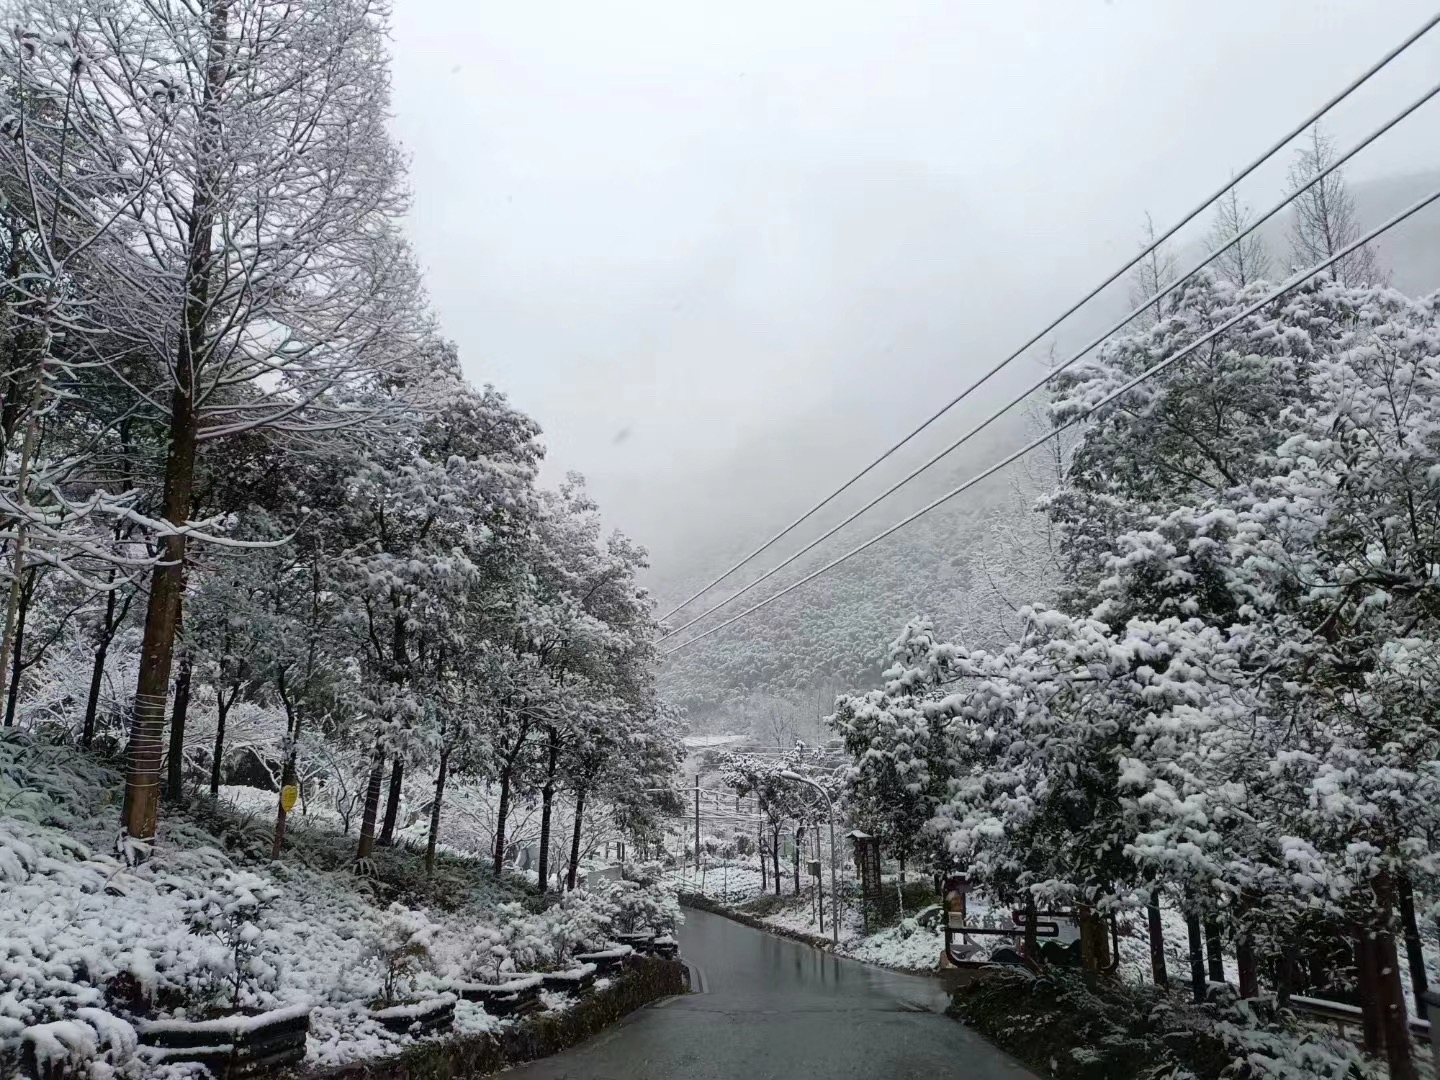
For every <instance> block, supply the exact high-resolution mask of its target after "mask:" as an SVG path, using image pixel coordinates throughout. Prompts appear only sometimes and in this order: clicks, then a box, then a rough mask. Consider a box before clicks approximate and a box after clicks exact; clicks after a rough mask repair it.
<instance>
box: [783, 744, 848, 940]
mask: <svg viewBox="0 0 1440 1080" xmlns="http://www.w3.org/2000/svg"><path fill="white" fill-rule="evenodd" d="M780 776H781V778H782V779H784V780H791V781H794V782H795V783H797V784H809V785H810V786H811V787H812V788H814V789H815V790H816V791H818V792H819V793H820V797H821V798H822V799H824V800H825V812H826V815H827V816H828V817H829V818H830V899H831V901H832V903H831V905H830V934H831V938H832V940H834V942H835V945H836V947H837V948H838V947H839V945H840V885H839V882H838V880H837V878H838V875H837V874H836V870H835V851H836V848H835V803H834V802H832V801H831V799H830V793H829V792H828V791H826V790H825V789H824V788H823V787H821V786H820V785H819V784H817V783H816V782H815V781H814V780H811V779H810V778H809V777H808V776H801V775H800V774H799V773H797V772H796V771H795V770H794V769H785V770H783V771H782V772H781V773H780ZM815 831H816V832H819V831H820V830H819V829H816V830H815ZM821 932H822V933H823V932H824V931H821Z"/></svg>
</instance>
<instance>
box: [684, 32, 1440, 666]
mask: <svg viewBox="0 0 1440 1080" xmlns="http://www.w3.org/2000/svg"><path fill="white" fill-rule="evenodd" d="M1437 24H1440V13H1437V14H1435V15H1433V16H1431V18H1430V19H1428V20H1427V21H1426V22H1425V23H1424V25H1422V26H1421V27H1420V28H1419V29H1417V30H1415V31H1414V32H1413V33H1411V34H1410V36H1409V37H1407V38H1406V39H1405V40H1404V41H1402V42H1401V43H1400V44H1399V45H1396V46H1395V47H1394V48H1392V49H1391V50H1390V51H1389V52H1387V53H1386V54H1385V55H1384V56H1382V57H1381V58H1380V59H1379V60H1377V61H1376V62H1375V63H1374V64H1372V65H1371V66H1370V67H1369V68H1368V69H1367V70H1366V71H1365V72H1363V73H1362V74H1361V75H1360V76H1358V77H1357V78H1356V79H1354V80H1352V81H1351V82H1350V84H1349V85H1348V86H1346V87H1345V88H1344V89H1343V90H1341V91H1340V92H1339V93H1337V94H1335V95H1334V96H1333V97H1331V98H1330V99H1329V100H1328V101H1327V102H1325V104H1324V105H1322V106H1320V107H1319V108H1318V109H1316V110H1315V111H1314V112H1312V113H1311V114H1310V115H1309V116H1308V117H1306V118H1305V119H1304V120H1303V121H1301V122H1300V123H1299V124H1297V125H1296V126H1295V127H1294V128H1292V129H1291V130H1290V132H1289V133H1288V134H1286V135H1285V136H1284V137H1283V138H1281V139H1279V140H1277V141H1276V142H1275V143H1274V144H1273V145H1272V146H1271V147H1270V148H1269V149H1268V150H1266V151H1265V152H1264V153H1263V154H1261V155H1260V156H1259V157H1257V158H1256V159H1255V160H1254V161H1252V162H1251V163H1250V164H1249V165H1247V166H1246V167H1245V168H1244V169H1242V170H1241V171H1240V172H1239V173H1238V174H1236V175H1234V176H1232V177H1231V178H1230V180H1229V182H1228V183H1226V184H1225V186H1224V187H1221V188H1220V189H1219V190H1217V191H1216V192H1215V194H1213V195H1211V196H1210V197H1209V198H1208V199H1206V200H1205V201H1204V202H1203V203H1201V204H1200V205H1198V206H1196V207H1195V208H1194V209H1193V210H1191V211H1190V212H1189V213H1188V214H1186V215H1185V216H1184V217H1183V218H1181V219H1180V220H1179V221H1178V222H1176V223H1175V224H1174V225H1172V226H1171V227H1170V228H1169V229H1167V230H1166V231H1165V232H1164V233H1162V234H1161V235H1160V236H1159V237H1157V238H1155V239H1154V240H1153V241H1152V242H1151V243H1150V244H1149V245H1148V246H1147V247H1145V248H1144V249H1142V250H1141V251H1140V252H1139V253H1138V254H1136V255H1135V257H1134V258H1132V259H1131V260H1130V261H1129V262H1127V263H1126V264H1125V265H1124V266H1122V267H1120V268H1119V269H1118V270H1116V271H1115V272H1114V273H1112V274H1111V275H1110V276H1109V277H1107V278H1106V279H1105V280H1104V281H1102V282H1101V283H1100V284H1099V285H1097V286H1095V288H1093V289H1091V290H1090V292H1088V293H1086V294H1085V296H1083V297H1082V298H1081V299H1080V300H1078V301H1076V302H1075V303H1074V304H1072V305H1071V306H1070V307H1068V308H1067V309H1066V310H1065V311H1064V312H1063V313H1062V314H1061V315H1060V316H1059V317H1058V318H1056V319H1054V320H1053V321H1051V322H1050V323H1049V324H1047V325H1046V326H1045V327H1044V329H1042V330H1041V331H1040V332H1039V333H1037V334H1035V335H1034V336H1033V337H1031V338H1030V339H1029V340H1028V341H1026V342H1025V343H1024V344H1023V345H1021V346H1020V347H1019V348H1018V349H1016V350H1015V351H1014V352H1012V353H1011V354H1010V355H1009V356H1007V357H1006V358H1005V359H1004V360H1002V361H1000V362H999V363H998V364H996V365H995V366H994V367H992V368H990V370H988V371H987V372H986V373H985V374H984V375H982V376H981V377H980V378H979V379H977V380H976V381H975V382H973V383H971V384H970V385H969V386H967V387H966V388H965V389H964V390H962V391H961V392H960V393H959V394H957V395H956V396H955V397H953V398H951V399H950V400H949V401H948V402H946V404H945V405H944V406H943V407H941V408H940V409H939V410H937V411H936V412H934V413H932V414H931V415H930V416H929V417H928V418H927V419H926V420H925V421H924V422H923V423H922V424H920V426H919V427H916V428H915V429H914V430H912V431H911V432H910V433H909V434H908V435H906V436H905V437H904V438H902V439H901V440H900V441H899V442H897V443H895V444H894V445H892V446H891V447H890V448H889V449H888V450H886V451H885V452H884V453H883V454H881V455H880V456H879V457H877V458H876V459H875V460H874V461H872V462H870V464H868V465H866V466H865V468H863V469H861V470H860V471H859V472H858V473H856V474H855V475H854V476H852V477H851V478H850V479H849V480H847V481H845V483H843V484H841V485H840V486H839V487H838V488H836V489H835V490H834V491H832V492H831V493H830V494H829V495H827V496H825V498H823V499H821V500H820V501H819V502H818V503H816V504H815V505H814V506H812V507H811V508H810V509H809V510H807V511H805V513H803V514H801V515H800V516H799V517H798V518H796V519H795V520H794V521H792V522H791V523H790V524H789V525H787V526H785V528H783V529H781V530H780V531H779V532H778V533H776V534H775V535H774V536H772V537H770V539H768V540H766V541H765V542H764V543H763V544H761V545H760V546H759V547H758V548H756V549H755V550H754V551H752V552H750V554H748V555H746V556H745V557H744V558H743V559H741V560H740V561H739V562H737V563H736V564H735V565H734V566H732V567H730V569H728V570H726V571H725V572H724V573H722V574H721V575H720V576H719V577H717V578H715V579H714V580H713V581H711V582H710V583H709V584H708V585H705V586H703V587H702V588H701V589H699V590H698V591H696V592H694V593H691V594H690V595H689V596H687V597H686V598H685V599H684V600H682V601H681V602H680V603H679V604H677V605H676V606H675V607H673V608H671V609H670V610H669V611H668V612H666V613H665V614H664V615H662V616H661V617H660V620H659V621H661V622H664V621H665V620H666V619H668V618H670V617H671V616H673V615H675V614H677V613H678V612H680V611H682V610H684V609H685V608H686V607H688V606H689V605H690V604H691V603H693V602H694V601H695V600H697V599H698V598H699V597H701V596H703V595H705V593H707V592H709V591H710V590H711V589H713V588H714V587H715V586H716V585H719V584H720V583H721V582H722V581H724V580H725V579H726V578H728V577H729V576H730V575H731V574H733V573H734V572H735V571H736V570H739V569H740V568H741V567H743V566H745V565H746V564H747V563H749V562H750V561H751V560H752V559H754V558H755V557H756V556H757V555H760V554H761V553H763V552H765V551H767V550H769V549H770V547H772V546H773V545H774V544H775V543H777V542H778V541H780V540H782V539H784V538H785V537H786V536H788V535H789V534H790V533H791V532H793V531H794V530H795V529H796V528H798V527H799V526H800V525H802V524H804V523H805V522H806V521H808V520H809V519H810V518H811V517H813V516H814V515H815V514H816V513H818V512H819V511H820V510H822V509H823V508H824V507H826V506H828V505H829V504H830V503H831V502H833V501H834V500H835V499H836V498H838V497H839V496H840V495H842V494H844V493H845V492H846V491H848V490H849V489H850V488H851V487H853V486H854V485H855V484H856V483H858V482H859V481H860V480H862V479H863V478H864V477H865V476H867V475H869V473H870V472H871V471H873V470H874V469H875V468H876V466H878V465H880V464H881V463H882V462H884V461H886V460H887V459H889V458H890V457H891V455H893V454H894V453H896V452H897V451H898V450H900V449H901V448H902V447H903V446H905V445H906V444H908V443H909V442H910V441H911V440H912V439H914V438H915V437H916V436H917V435H919V434H920V433H921V432H923V431H925V430H926V429H927V428H929V427H930V425H931V424H933V423H935V421H936V420H939V419H940V418H941V417H942V416H944V415H945V414H946V413H948V412H949V411H950V410H951V409H953V408H954V407H955V406H956V405H958V404H960V402H962V401H964V400H965V399H966V398H967V397H969V396H970V394H972V393H973V392H974V391H975V390H977V389H978V388H979V387H980V386H981V385H983V384H984V383H985V382H987V381H989V379H990V378H991V377H993V376H994V375H996V374H997V373H998V372H999V371H1000V370H1001V369H1002V368H1005V367H1006V366H1008V365H1009V364H1010V363H1012V362H1013V361H1014V360H1016V359H1018V358H1019V357H1020V356H1021V355H1022V354H1024V353H1025V352H1026V350H1028V349H1029V348H1031V347H1032V346H1033V345H1035V344H1037V343H1038V342H1040V341H1041V340H1042V339H1043V338H1044V337H1045V336H1046V335H1047V334H1049V333H1051V332H1052V331H1053V330H1055V329H1056V328H1057V327H1058V326H1059V325H1060V324H1061V323H1063V322H1064V321H1065V320H1066V319H1068V318H1070V316H1072V315H1074V314H1075V313H1076V312H1077V311H1079V310H1080V309H1081V308H1082V307H1084V306H1085V305H1086V304H1088V303H1089V302H1090V301H1091V300H1093V299H1095V297H1097V296H1099V295H1100V293H1102V292H1103V291H1104V290H1105V289H1107V288H1109V287H1110V286H1111V285H1113V284H1114V283H1115V282H1117V281H1119V280H1120V278H1122V277H1124V276H1125V275H1126V274H1127V273H1129V272H1130V271H1131V270H1132V269H1133V268H1134V267H1135V266H1137V265H1138V264H1139V263H1140V262H1141V260H1143V259H1144V258H1145V257H1146V256H1147V255H1149V254H1150V253H1151V252H1153V251H1155V250H1156V249H1157V248H1158V247H1160V245H1161V244H1163V243H1165V242H1166V241H1167V240H1169V239H1170V238H1171V237H1172V236H1174V235H1175V234H1176V233H1177V232H1179V231H1180V230H1181V229H1183V228H1184V227H1185V226H1186V225H1188V224H1190V222H1192V221H1194V220H1195V219H1196V218H1197V217H1199V216H1200V214H1202V213H1203V212H1204V211H1205V210H1206V209H1208V208H1209V207H1210V206H1211V204H1213V203H1214V202H1215V201H1216V200H1217V199H1219V198H1221V197H1222V196H1223V195H1224V194H1225V193H1226V192H1227V191H1229V190H1231V189H1232V188H1234V187H1235V186H1236V185H1237V184H1239V183H1240V182H1241V181H1243V180H1244V179H1245V178H1246V177H1248V176H1249V175H1250V174H1251V173H1253V172H1254V171H1255V170H1256V169H1258V168H1259V167H1260V166H1261V165H1263V164H1265V162H1267V161H1268V160H1270V158H1272V157H1274V156H1275V155H1276V154H1277V153H1279V152H1280V151H1281V150H1282V149H1284V148H1285V146H1286V144H1288V143H1289V142H1290V140H1292V139H1294V138H1295V137H1296V136H1297V135H1299V134H1301V133H1302V132H1304V131H1305V130H1306V129H1307V128H1309V127H1311V126H1312V125H1313V124H1315V123H1316V122H1317V121H1319V120H1320V119H1321V118H1322V117H1323V116H1325V114H1326V113H1328V112H1330V110H1331V109H1333V108H1335V107H1336V106H1337V105H1339V104H1340V103H1341V102H1342V101H1344V100H1345V99H1346V98H1348V97H1349V96H1350V95H1351V94H1353V93H1354V92H1355V91H1356V90H1358V89H1359V88H1360V87H1361V86H1363V85H1364V84H1365V83H1367V82H1368V81H1369V80H1370V79H1371V78H1373V77H1374V76H1375V75H1377V74H1378V73H1379V72H1380V71H1381V70H1382V69H1383V68H1385V67H1386V65H1388V64H1389V63H1390V62H1391V61H1392V60H1394V59H1395V58H1396V57H1398V56H1400V54H1401V53H1403V52H1405V51H1406V50H1407V49H1409V48H1410V47H1411V46H1412V45H1414V44H1415V43H1416V42H1417V41H1419V40H1420V39H1421V38H1422V37H1424V36H1425V35H1426V34H1427V33H1429V32H1430V31H1431V30H1432V29H1434V28H1435V26H1436V25H1437ZM732 599H733V597H732ZM702 617H703V616H702ZM687 625H692V624H687ZM681 629H684V628H683V627H682V628H681ZM679 632H680V631H679V630H676V631H672V632H671V633H670V634H667V635H665V637H666V638H669V637H673V636H674V634H676V633H679ZM661 640H665V639H664V638H662V639H661Z"/></svg>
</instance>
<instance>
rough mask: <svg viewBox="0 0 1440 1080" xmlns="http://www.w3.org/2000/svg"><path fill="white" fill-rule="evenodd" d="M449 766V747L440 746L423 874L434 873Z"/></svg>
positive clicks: (430, 875) (427, 875)
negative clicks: (442, 803)
mask: <svg viewBox="0 0 1440 1080" xmlns="http://www.w3.org/2000/svg"><path fill="white" fill-rule="evenodd" d="M449 766H450V748H449V747H448V746H442V747H441V748H440V767H439V768H438V769H436V770H435V801H434V802H432V803H431V804H430V837H429V839H427V840H426V841H425V876H426V877H433V876H434V874H435V845H436V844H437V843H439V841H440V801H441V800H442V799H443V798H444V797H445V772H446V770H447V769H448V768H449Z"/></svg>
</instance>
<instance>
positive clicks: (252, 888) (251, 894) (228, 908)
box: [184, 869, 280, 1009]
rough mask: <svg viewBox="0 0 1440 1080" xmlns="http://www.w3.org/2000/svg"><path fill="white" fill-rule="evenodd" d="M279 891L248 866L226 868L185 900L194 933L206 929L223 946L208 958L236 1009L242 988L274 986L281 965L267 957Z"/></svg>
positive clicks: (257, 988)
mask: <svg viewBox="0 0 1440 1080" xmlns="http://www.w3.org/2000/svg"><path fill="white" fill-rule="evenodd" d="M279 897H280V890H279V889H277V888H275V887H274V886H273V885H271V884H270V883H269V882H267V881H266V880H265V879H264V878H261V877H258V876H256V875H255V874H252V873H249V872H248V871H245V870H229V869H227V870H223V871H221V873H220V874H219V875H217V876H216V877H215V878H214V880H212V881H211V882H210V884H209V886H208V887H207V888H205V889H203V890H200V891H198V892H197V893H196V894H195V895H193V896H190V897H189V898H187V899H186V901H185V905H184V906H185V921H186V922H187V923H188V924H189V927H190V932H191V933H192V934H208V935H209V936H210V937H212V938H214V939H215V941H217V942H218V943H219V945H220V948H219V949H218V950H214V951H213V952H212V953H211V954H210V955H209V956H208V957H207V960H208V961H209V966H210V970H211V972H212V974H213V977H214V979H215V981H216V983H217V984H218V985H219V986H223V987H224V989H225V991H226V995H227V996H228V997H229V999H230V1000H229V1004H230V1007H231V1008H234V1009H238V1008H239V1007H240V1005H241V1003H242V1001H241V999H242V997H243V995H244V991H246V990H249V991H250V996H251V997H252V998H253V997H254V995H255V992H256V991H258V990H273V989H274V988H275V986H276V985H277V983H278V981H279V975H280V972H279V969H278V968H277V967H276V966H275V964H273V963H272V962H271V961H270V960H269V959H268V957H267V954H268V953H269V952H270V950H269V949H267V948H265V944H266V943H265V941H264V937H265V933H266V931H267V930H268V929H269V928H270V927H269V919H268V917H267V915H268V909H269V908H270V906H271V905H272V904H274V903H275V901H276V900H278V899H279Z"/></svg>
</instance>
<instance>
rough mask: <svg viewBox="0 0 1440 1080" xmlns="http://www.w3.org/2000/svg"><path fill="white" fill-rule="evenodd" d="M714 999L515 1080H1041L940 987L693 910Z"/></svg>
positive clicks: (624, 1029)
mask: <svg viewBox="0 0 1440 1080" xmlns="http://www.w3.org/2000/svg"><path fill="white" fill-rule="evenodd" d="M680 949H681V952H682V954H683V955H684V957H685V958H686V959H687V960H688V961H690V962H691V963H692V964H694V965H696V966H697V967H698V968H699V969H700V972H701V974H702V976H703V979H702V982H703V987H704V992H703V993H699V994H689V995H687V996H685V997H677V998H669V999H667V1000H665V1001H661V1002H659V1003H657V1004H656V1005H653V1006H650V1007H649V1008H645V1009H641V1010H639V1011H638V1012H635V1013H632V1014H631V1015H630V1016H629V1017H628V1018H626V1020H625V1021H623V1022H622V1023H621V1024H619V1025H617V1026H616V1027H614V1028H611V1029H610V1030H609V1031H606V1032H603V1033H601V1034H600V1035H597V1036H596V1037H595V1038H594V1039H592V1040H590V1041H589V1042H587V1043H583V1044H581V1045H580V1046H578V1047H576V1048H575V1049H573V1050H570V1051H569V1052H567V1053H564V1054H558V1055H556V1056H555V1057H552V1058H546V1059H544V1060H543V1061H537V1062H533V1063H531V1064H529V1065H525V1066H520V1067H518V1068H516V1069H514V1070H512V1071H510V1072H507V1073H505V1074H503V1075H504V1076H505V1077H506V1078H507V1080H521V1078H523V1080H731V1078H734V1080H771V1078H774V1080H797V1078H801V1077H812V1076H813V1077H817V1078H821V1080H862V1078H863V1080H908V1078H911V1077H913V1078H916V1080H920V1078H924V1080H935V1078H937V1077H956V1078H961V1080H1035V1077H1034V1074H1032V1073H1030V1072H1028V1071H1026V1069H1025V1068H1024V1067H1023V1066H1021V1065H1019V1064H1018V1063H1016V1062H1015V1061H1013V1060H1012V1059H1010V1058H1008V1057H1006V1056H1005V1055H1004V1054H1002V1053H1001V1052H1000V1051H999V1050H996V1049H995V1048H994V1047H992V1046H990V1044H989V1043H987V1042H985V1041H984V1040H983V1039H981V1038H980V1036H978V1035H976V1034H975V1033H973V1032H972V1031H970V1030H969V1029H967V1028H965V1027H964V1026H962V1025H961V1024H959V1023H957V1022H956V1021H954V1020H951V1019H949V1018H948V1017H946V1016H943V1015H941V1012H940V1010H942V1009H943V1008H944V1007H945V998H944V995H943V994H941V993H940V992H939V989H938V984H937V983H935V982H934V981H933V980H930V979H925V978H920V977H917V976H911V975H900V974H897V973H894V972H889V971H884V970H882V969H880V968H873V967H869V966H867V965H864V964H859V963H856V962H855V961H852V960H840V959H837V958H835V957H833V956H830V955H828V954H827V953H822V952H820V951H819V950H817V949H812V948H810V947H809V946H808V945H801V944H799V943H798V942H794V941H788V940H786V939H784V938H779V937H775V936H774V935H771V934H765V933H761V932H760V931H758V930H751V929H750V928H749V927H746V926H741V925H740V924H739V923H735V922H731V921H730V920H729V919H725V918H722V917H720V916H719V915H710V914H707V913H706V912H703V911H691V910H687V911H686V912H685V925H684V927H682V928H681V931H680Z"/></svg>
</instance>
